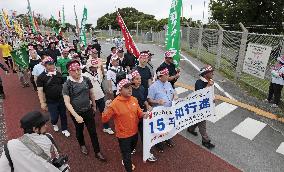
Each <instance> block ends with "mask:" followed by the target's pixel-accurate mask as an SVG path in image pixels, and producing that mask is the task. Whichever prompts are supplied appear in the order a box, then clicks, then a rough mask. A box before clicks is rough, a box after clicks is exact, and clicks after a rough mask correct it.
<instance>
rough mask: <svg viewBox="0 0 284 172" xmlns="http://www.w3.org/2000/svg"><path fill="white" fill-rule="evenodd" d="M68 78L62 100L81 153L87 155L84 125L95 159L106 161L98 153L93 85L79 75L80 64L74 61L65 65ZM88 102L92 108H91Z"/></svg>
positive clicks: (99, 152)
mask: <svg viewBox="0 0 284 172" xmlns="http://www.w3.org/2000/svg"><path fill="white" fill-rule="evenodd" d="M67 68H68V72H69V76H70V78H69V79H68V80H67V81H66V82H65V83H64V85H63V90H62V92H63V98H64V102H65V105H66V107H67V109H68V110H69V112H70V113H71V118H72V120H73V122H74V125H75V128H76V138H77V140H78V142H79V145H80V148H81V152H82V153H83V154H85V155H87V154H88V150H87V148H86V144H85V139H84V133H83V131H84V124H85V125H86V127H87V129H88V132H89V135H90V138H91V142H92V145H93V148H94V152H95V157H96V158H97V159H99V160H100V161H104V162H105V161H106V159H105V158H104V156H103V155H102V154H101V151H100V144H99V140H98V137H97V132H96V123H95V120H94V112H95V111H96V99H95V95H94V94H93V93H94V91H92V89H93V85H92V83H91V81H90V79H88V78H87V77H83V76H82V75H81V67H80V63H79V62H78V61H76V60H74V61H71V62H69V63H68V64H67ZM90 101H91V102H92V104H93V106H91V104H90Z"/></svg>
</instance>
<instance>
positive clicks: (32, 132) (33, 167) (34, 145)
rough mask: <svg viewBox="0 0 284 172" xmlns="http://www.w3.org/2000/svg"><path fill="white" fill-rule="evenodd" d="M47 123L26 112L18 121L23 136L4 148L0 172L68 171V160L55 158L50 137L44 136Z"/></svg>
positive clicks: (56, 154)
mask: <svg viewBox="0 0 284 172" xmlns="http://www.w3.org/2000/svg"><path fill="white" fill-rule="evenodd" d="M48 120H49V117H48V116H45V115H43V114H42V113H40V112H38V111H33V112H29V113H27V114H26V115H25V116H24V117H22V119H21V120H20V124H21V128H22V129H23V130H24V135H23V136H21V137H19V138H17V139H13V140H10V141H8V143H7V144H5V145H4V151H3V153H2V156H1V158H0V169H1V171H5V172H8V171H12V172H39V171H45V172H60V171H65V172H67V171H69V166H68V164H67V161H68V157H67V156H66V155H59V153H58V148H57V146H56V144H55V142H54V140H53V138H52V136H51V135H50V134H47V133H46V130H47V125H46V123H47V121H48Z"/></svg>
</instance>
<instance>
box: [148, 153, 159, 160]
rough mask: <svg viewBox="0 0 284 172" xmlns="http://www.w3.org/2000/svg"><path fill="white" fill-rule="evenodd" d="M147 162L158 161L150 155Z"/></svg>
mask: <svg viewBox="0 0 284 172" xmlns="http://www.w3.org/2000/svg"><path fill="white" fill-rule="evenodd" d="M147 160H148V161H149V162H155V161H157V160H158V159H157V158H156V157H155V156H154V155H153V154H150V158H148V159H147Z"/></svg>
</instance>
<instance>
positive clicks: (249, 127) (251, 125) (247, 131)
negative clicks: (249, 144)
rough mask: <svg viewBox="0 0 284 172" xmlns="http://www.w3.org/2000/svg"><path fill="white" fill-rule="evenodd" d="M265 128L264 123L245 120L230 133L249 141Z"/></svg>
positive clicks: (250, 119)
mask: <svg viewBox="0 0 284 172" xmlns="http://www.w3.org/2000/svg"><path fill="white" fill-rule="evenodd" d="M265 126H266V124H265V123H263V122H260V121H257V120H255V119H252V118H246V119H245V120H244V121H243V122H241V123H240V124H239V125H237V126H236V127H235V128H234V129H233V130H232V131H233V132H234V133H236V134H239V135H241V136H243V137H245V138H247V139H249V140H253V139H254V137H255V136H256V135H257V134H258V133H259V132H260V131H261V130H262V129H263V128H264V127H265Z"/></svg>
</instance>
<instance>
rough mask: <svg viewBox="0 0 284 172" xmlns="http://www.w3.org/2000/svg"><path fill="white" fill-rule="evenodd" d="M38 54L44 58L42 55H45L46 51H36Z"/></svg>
mask: <svg viewBox="0 0 284 172" xmlns="http://www.w3.org/2000/svg"><path fill="white" fill-rule="evenodd" d="M36 52H37V54H38V55H39V56H40V57H42V55H44V54H45V51H44V50H36Z"/></svg>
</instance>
